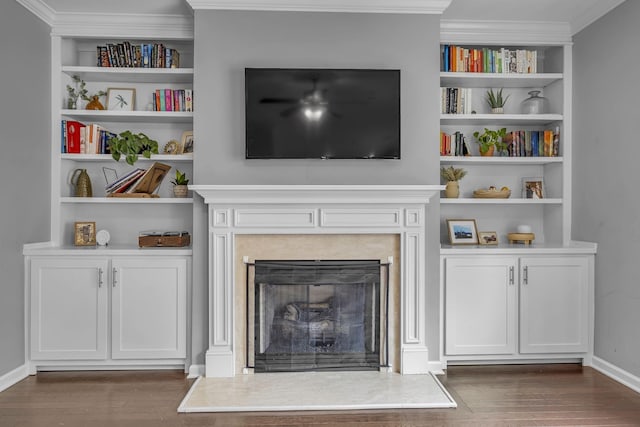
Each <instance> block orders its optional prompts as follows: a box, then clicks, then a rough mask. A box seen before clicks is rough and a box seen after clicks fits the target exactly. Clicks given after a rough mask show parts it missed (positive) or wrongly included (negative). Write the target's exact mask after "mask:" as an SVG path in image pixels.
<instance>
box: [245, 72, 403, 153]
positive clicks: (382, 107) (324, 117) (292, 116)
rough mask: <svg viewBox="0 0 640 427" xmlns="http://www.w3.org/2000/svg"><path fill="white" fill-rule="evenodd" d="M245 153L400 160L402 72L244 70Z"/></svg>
mask: <svg viewBox="0 0 640 427" xmlns="http://www.w3.org/2000/svg"><path fill="white" fill-rule="evenodd" d="M245 120H246V158H247V159H399V158H400V71H399V70H388V69H375V70H374V69H281V68H246V69H245Z"/></svg>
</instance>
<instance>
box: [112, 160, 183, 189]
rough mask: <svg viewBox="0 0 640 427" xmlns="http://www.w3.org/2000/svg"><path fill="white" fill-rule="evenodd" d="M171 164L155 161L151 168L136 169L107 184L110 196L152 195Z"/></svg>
mask: <svg viewBox="0 0 640 427" xmlns="http://www.w3.org/2000/svg"><path fill="white" fill-rule="evenodd" d="M170 169H171V166H169V165H166V164H164V163H158V162H155V163H154V164H153V165H151V167H150V168H149V169H146V170H145V169H140V168H137V169H134V170H132V171H131V172H129V173H127V174H126V175H124V176H123V177H121V178H119V179H117V180H115V181H114V182H112V183H111V184H109V185H107V186H106V188H105V190H106V193H107V196H108V197H116V196H120V197H127V196H128V197H141V196H150V195H151V194H152V193H153V192H154V191H156V190H157V189H158V187H159V186H160V183H161V182H162V180H163V179H164V177H165V176H166V175H167V172H169V170H170Z"/></svg>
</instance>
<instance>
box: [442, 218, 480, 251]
mask: <svg viewBox="0 0 640 427" xmlns="http://www.w3.org/2000/svg"><path fill="white" fill-rule="evenodd" d="M447 230H448V231H449V242H450V243H451V244H452V245H477V244H478V228H477V227H476V220H475V219H447Z"/></svg>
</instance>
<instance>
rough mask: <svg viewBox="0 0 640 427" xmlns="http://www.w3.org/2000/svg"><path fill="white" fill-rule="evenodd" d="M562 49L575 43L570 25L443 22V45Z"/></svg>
mask: <svg viewBox="0 0 640 427" xmlns="http://www.w3.org/2000/svg"><path fill="white" fill-rule="evenodd" d="M505 40H508V41H509V44H510V45H520V44H532V43H533V44H546V45H562V44H570V43H571V41H572V37H571V31H570V27H569V24H568V23H566V22H536V21H489V20H463V19H460V20H456V19H442V20H441V21H440V41H441V42H442V43H473V44H478V43H481V44H499V45H504V43H505Z"/></svg>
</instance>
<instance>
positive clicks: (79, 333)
mask: <svg viewBox="0 0 640 427" xmlns="http://www.w3.org/2000/svg"><path fill="white" fill-rule="evenodd" d="M107 274H108V260H107V259H106V258H90V259H77V258H75V259H70V258H60V257H52V258H50V257H46V258H35V259H33V260H32V261H31V273H30V275H31V290H30V291H31V295H30V297H31V298H30V305H31V327H30V330H31V340H30V343H31V359H34V360H43V359H53V360H61V359H67V360H72V359H105V358H106V357H107V319H108V313H107V308H108V302H109V301H108V293H109V289H108V284H107Z"/></svg>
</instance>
